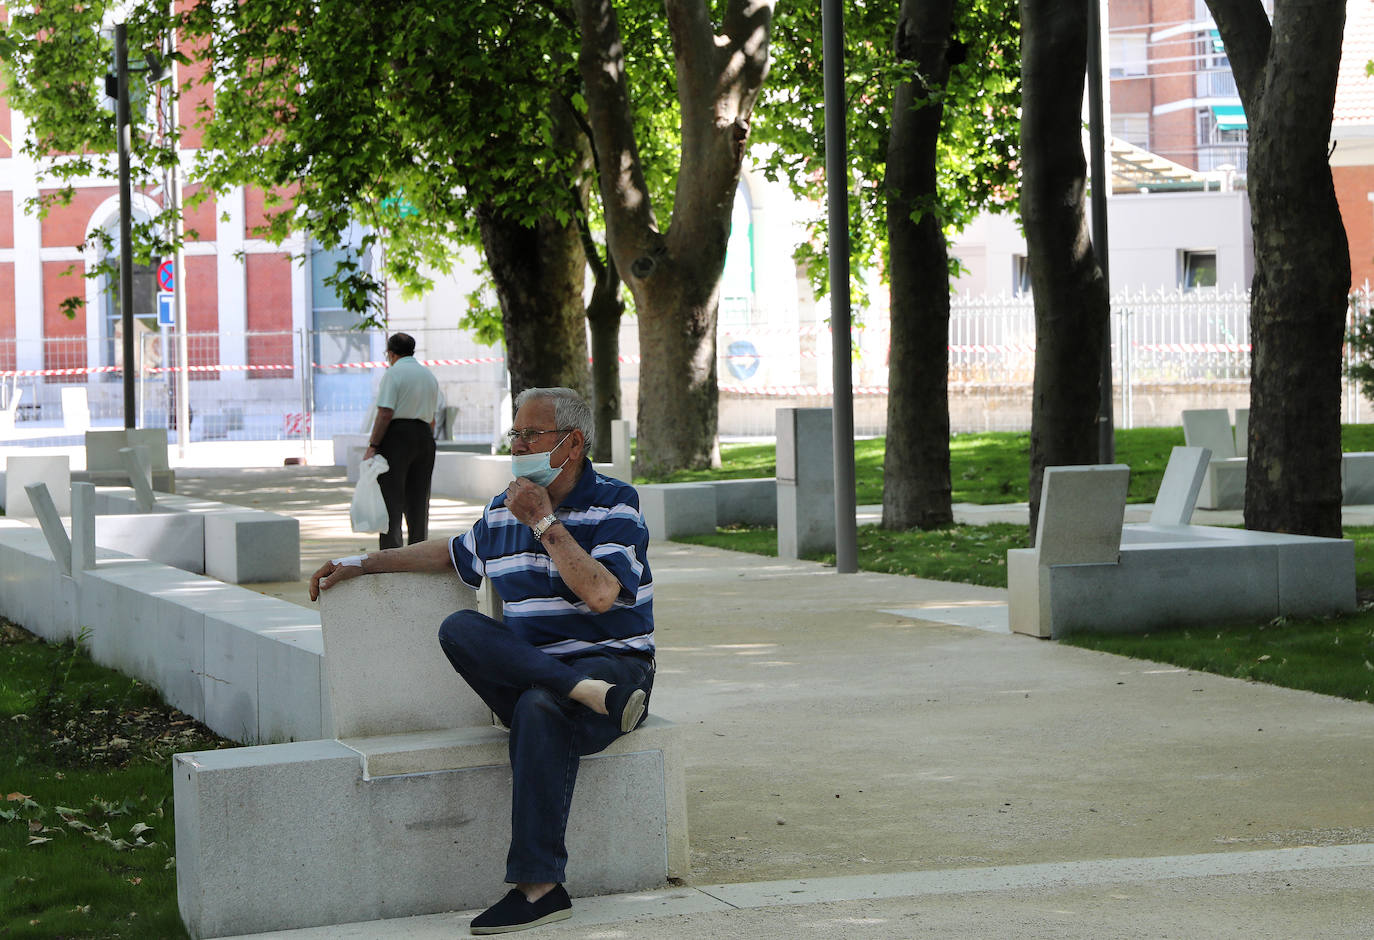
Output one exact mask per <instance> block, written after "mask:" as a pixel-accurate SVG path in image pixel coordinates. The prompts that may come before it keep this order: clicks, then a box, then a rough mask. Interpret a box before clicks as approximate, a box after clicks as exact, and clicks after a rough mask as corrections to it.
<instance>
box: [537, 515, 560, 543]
mask: <svg viewBox="0 0 1374 940" xmlns="http://www.w3.org/2000/svg"><path fill="white" fill-rule="evenodd" d="M557 521H558V517H557V516H555V515H554V514H553V513H549V514H548V515H547V516H545V517H544V518H543V519H540V520H539V521H538V522H536V523H535V524H534V525H533V526H531V527H530V531H531V532H533V533H534V539H535V541H537V542H542V541H543V540H544V533H545V532H547V531H549V526H551V525H553V524H554V523H555V522H557Z"/></svg>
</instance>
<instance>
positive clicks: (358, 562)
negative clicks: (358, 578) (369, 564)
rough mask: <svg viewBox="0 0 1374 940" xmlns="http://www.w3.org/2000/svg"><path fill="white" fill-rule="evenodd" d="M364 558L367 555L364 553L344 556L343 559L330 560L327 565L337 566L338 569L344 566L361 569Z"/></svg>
mask: <svg viewBox="0 0 1374 940" xmlns="http://www.w3.org/2000/svg"><path fill="white" fill-rule="evenodd" d="M366 557H367V555H366V554H365V553H364V554H362V555H345V556H344V557H343V558H331V559H330V560H329V563H330V564H331V565H338V566H339V567H340V568H342V567H344V566H346V565H352V566H353V567H355V568H361V567H362V566H363V559H364V558H366Z"/></svg>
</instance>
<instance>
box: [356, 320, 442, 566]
mask: <svg viewBox="0 0 1374 940" xmlns="http://www.w3.org/2000/svg"><path fill="white" fill-rule="evenodd" d="M386 363H387V370H386V372H385V373H383V375H382V384H381V386H380V387H379V388H378V389H377V417H376V419H375V420H374V421H373V422H372V434H371V436H370V437H368V440H367V444H368V447H367V452H366V453H365V454H363V459H364V460H366V459H368V458H371V457H372V455H374V454H381V455H382V456H383V457H385V458H386V463H387V467H388V469H387V472H386V473H383V474H382V475H381V476H380V477H378V478H377V482H378V483H379V484H381V487H382V499H384V500H385V501H386V512H387V517H388V519H389V522H390V527H389V528H388V529H387V531H386V532H383V533H382V534H381V537H380V538H379V542H380V546H379V547H381V548H400V547H401V546H402V545H404V544H405V542H403V541H401V517H402V515H404V516H405V524H406V535H407V536H408V538H409V541H410V544H412V545H414V544H415V543H416V542H423V541H424V540H425V539H426V538H428V536H429V486H430V478H431V477H433V475H434V420H435V415H436V412H437V411H438V408H439V381H438V380H437V379H435V378H434V375H433V373H431V372H430V371H429V370H428V369H426V368H425V367H424V366H422V365H420V363H419V362H417V361H416V359H415V338H414V337H413V336H410V335H408V334H406V333H392V334H391V336H390V338H388V339H387V341H386Z"/></svg>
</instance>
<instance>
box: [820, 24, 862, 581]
mask: <svg viewBox="0 0 1374 940" xmlns="http://www.w3.org/2000/svg"><path fill="white" fill-rule="evenodd" d="M821 49H822V59H823V60H824V88H825V189H826V196H827V197H828V200H829V210H830V218H829V230H830V336H831V356H832V358H833V363H834V372H833V375H834V379H833V384H834V386H835V394H834V397H833V404H832V406H831V423H832V426H833V431H832V433H833V440H834V442H835V445H834V446H835V571H836V572H837V573H839V574H853V573H854V572H856V571H858V570H859V549H858V533H857V531H856V526H857V522H856V520H855V518H854V516H855V511H856V509H857V507H856V506H855V502H856V497H855V493H854V386H853V368H852V366H851V364H850V348H849V332H850V311H849V186H848V182H849V159H848V147H847V146H846V140H845V114H844V108H845V104H844V14H843V8H842V6H841V4H840V0H825V2H824V4H823V5H822V7H821Z"/></svg>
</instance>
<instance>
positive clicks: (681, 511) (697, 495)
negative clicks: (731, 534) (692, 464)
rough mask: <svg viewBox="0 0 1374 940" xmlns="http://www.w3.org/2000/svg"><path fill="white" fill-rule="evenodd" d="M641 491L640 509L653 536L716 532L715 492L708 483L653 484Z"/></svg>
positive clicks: (665, 536) (655, 537) (659, 537)
mask: <svg viewBox="0 0 1374 940" xmlns="http://www.w3.org/2000/svg"><path fill="white" fill-rule="evenodd" d="M636 489H638V490H639V511H640V514H641V515H643V517H644V524H645V525H646V526H647V527H648V529H649V537H650V538H651V539H671V538H674V537H676V536H679V535H703V534H705V535H710V534H714V533H715V531H716V492H715V489H714V488H713V487H712V486H711V485H710V484H708V483H652V484H646V485H644V486H639V487H636Z"/></svg>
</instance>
